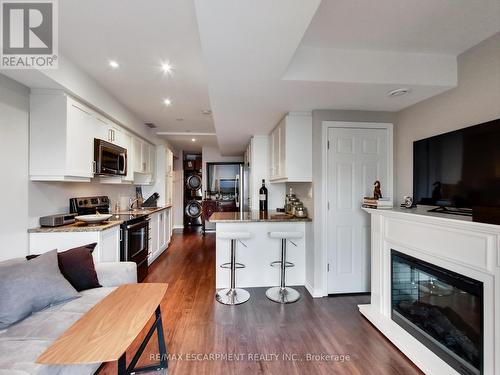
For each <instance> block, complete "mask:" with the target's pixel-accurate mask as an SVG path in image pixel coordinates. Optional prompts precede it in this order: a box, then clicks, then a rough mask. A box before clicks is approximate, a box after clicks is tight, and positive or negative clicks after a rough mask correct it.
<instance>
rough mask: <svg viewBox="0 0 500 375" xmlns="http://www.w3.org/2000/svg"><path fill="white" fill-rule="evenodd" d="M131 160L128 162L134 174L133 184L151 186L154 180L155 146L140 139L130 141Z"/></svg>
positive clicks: (134, 138)
mask: <svg viewBox="0 0 500 375" xmlns="http://www.w3.org/2000/svg"><path fill="white" fill-rule="evenodd" d="M131 155H132V160H129V162H130V163H131V166H132V170H133V174H134V183H136V184H138V185H151V184H152V183H153V182H154V179H155V169H156V146H154V145H152V144H149V143H147V142H145V141H143V140H141V139H140V138H137V137H133V139H132V152H131Z"/></svg>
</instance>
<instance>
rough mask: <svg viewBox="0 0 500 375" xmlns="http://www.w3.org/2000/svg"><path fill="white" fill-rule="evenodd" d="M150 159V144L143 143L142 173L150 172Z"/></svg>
mask: <svg viewBox="0 0 500 375" xmlns="http://www.w3.org/2000/svg"><path fill="white" fill-rule="evenodd" d="M149 158H150V152H149V144H147V143H146V142H142V144H141V161H142V173H149V172H150V164H149Z"/></svg>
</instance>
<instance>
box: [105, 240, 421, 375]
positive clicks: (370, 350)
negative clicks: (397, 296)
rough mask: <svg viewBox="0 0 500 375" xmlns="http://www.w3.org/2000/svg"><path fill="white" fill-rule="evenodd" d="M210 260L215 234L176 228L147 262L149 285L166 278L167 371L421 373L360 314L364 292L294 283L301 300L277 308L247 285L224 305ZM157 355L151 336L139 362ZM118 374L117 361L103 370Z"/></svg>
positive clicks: (261, 291)
mask: <svg viewBox="0 0 500 375" xmlns="http://www.w3.org/2000/svg"><path fill="white" fill-rule="evenodd" d="M214 262H215V236H214V235H213V234H207V235H206V236H205V237H203V236H201V235H200V234H198V233H185V234H183V233H176V234H174V237H173V240H172V243H171V245H170V247H169V249H168V251H167V252H165V253H163V254H162V255H161V256H160V257H159V258H158V259H157V260H156V261H155V262H154V263H153V264H152V265H151V267H150V273H149V276H148V277H147V279H146V282H167V283H169V287H168V291H167V294H166V297H165V298H164V300H163V302H162V305H161V308H162V312H163V322H164V328H165V339H166V342H167V349H168V352H169V353H170V355H172V356H176V357H177V358H171V359H170V362H169V374H174V375H177V374H181V375H184V374H222V373H225V374H287V375H288V374H360V375H361V374H363V375H365V374H422V373H421V372H420V371H419V370H418V369H417V368H416V367H415V366H414V365H413V364H412V363H411V362H410V361H409V360H408V359H407V358H406V357H405V356H403V355H402V354H401V353H400V352H399V351H398V349H397V348H396V347H394V346H393V345H392V344H391V343H390V342H389V341H388V340H387V339H385V337H384V336H383V335H382V334H380V333H379V332H378V331H377V330H376V329H375V328H374V327H373V326H372V325H371V324H370V323H369V322H368V321H367V320H366V319H364V318H363V317H362V316H361V314H360V313H359V312H358V309H357V304H359V303H367V302H369V298H370V297H369V296H343V297H330V298H319V299H313V298H311V297H310V295H309V294H308V293H307V291H306V290H305V289H304V288H299V289H300V293H301V294H302V298H301V299H300V300H299V301H298V302H296V303H294V304H290V305H279V304H276V303H274V302H271V301H269V300H268V299H267V298H266V297H265V288H249V289H248V291H249V292H250V294H251V298H250V301H248V302H247V303H245V304H243V305H239V306H224V305H221V304H219V303H217V302H216V301H215V299H214V293H215V288H214V285H215V271H214V270H215V264H214ZM139 343H140V340H136V343H134V345H133V346H132V348H131V351H130V354H128V356H127V357H128V358H127V359H128V360H130V358H131V357H132V353H133V352H134V351H135V349H136V348H137V346H138V345H139ZM154 353H158V349H157V342H156V337H154V340H152V341H151V342H150V344H149V345H148V347H147V348H146V351H145V354H144V355H143V357H144V358H143V359H142V364H143V365H145V364H151V363H153V362H154V359H153V360H152V359H151V358H150V355H153V356H154ZM224 355H226V356H230V355H232V358H227V360H224V359H223V358H221V356H224ZM322 355H323V356H322ZM326 355H331V357H330V358H327V357H325V356H326ZM335 355H338V356H339V357H335ZM115 373H116V365H115V364H107V365H106V366H104V367H103V368H102V370H101V372H100V374H115Z"/></svg>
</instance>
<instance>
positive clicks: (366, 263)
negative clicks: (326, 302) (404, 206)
mask: <svg viewBox="0 0 500 375" xmlns="http://www.w3.org/2000/svg"><path fill="white" fill-rule="evenodd" d="M360 126H361V124H360ZM328 142H329V143H328V144H329V148H328V161H327V163H328V164H327V165H328V167H327V174H328V176H327V178H328V188H327V189H328V205H329V209H328V217H327V220H328V222H327V231H328V233H327V244H328V268H329V272H328V293H329V294H335V293H361V292H369V291H370V217H369V215H368V214H367V213H366V212H364V211H363V210H362V209H361V203H362V199H363V197H364V196H372V195H373V183H374V181H376V180H380V182H381V184H382V194H384V186H385V187H387V183H388V181H389V180H388V169H389V167H388V130H387V129H364V128H328Z"/></svg>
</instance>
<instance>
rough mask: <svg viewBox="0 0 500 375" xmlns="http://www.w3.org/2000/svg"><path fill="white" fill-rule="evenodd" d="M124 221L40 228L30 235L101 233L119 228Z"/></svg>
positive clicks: (78, 223)
mask: <svg viewBox="0 0 500 375" xmlns="http://www.w3.org/2000/svg"><path fill="white" fill-rule="evenodd" d="M122 223H123V221H120V220H117V221H103V222H102V223H101V224H97V225H88V224H85V223H83V222H81V221H77V222H76V223H73V224H68V225H61V226H60V227H38V228H31V229H28V233H58V232H100V231H103V230H106V229H110V228H113V227H116V226H119V225H121V224H122Z"/></svg>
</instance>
